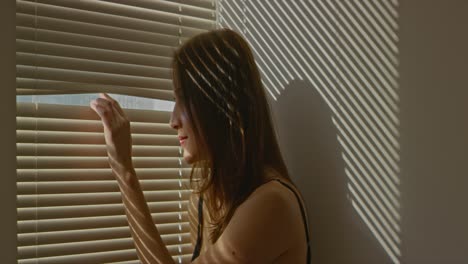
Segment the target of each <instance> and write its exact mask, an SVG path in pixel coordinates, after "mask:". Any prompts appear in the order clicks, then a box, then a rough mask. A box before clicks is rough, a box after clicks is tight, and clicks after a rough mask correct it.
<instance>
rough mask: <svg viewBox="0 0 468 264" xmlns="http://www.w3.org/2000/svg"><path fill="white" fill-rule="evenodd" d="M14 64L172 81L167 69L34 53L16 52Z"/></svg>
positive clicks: (170, 72) (169, 71)
mask: <svg viewBox="0 0 468 264" xmlns="http://www.w3.org/2000/svg"><path fill="white" fill-rule="evenodd" d="M16 64H17V65H23V66H36V67H40V68H42V67H43V68H56V69H65V70H74V71H83V72H98V73H110V74H120V75H129V76H139V77H148V78H157V79H172V70H171V69H169V68H161V67H150V66H142V65H134V64H124V63H116V62H106V61H100V60H90V59H77V58H68V57H60V56H51V55H41V54H34V53H23V52H17V53H16Z"/></svg>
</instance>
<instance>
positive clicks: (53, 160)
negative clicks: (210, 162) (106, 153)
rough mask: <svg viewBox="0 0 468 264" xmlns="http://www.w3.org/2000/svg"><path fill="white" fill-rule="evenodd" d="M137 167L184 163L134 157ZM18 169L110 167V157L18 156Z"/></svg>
mask: <svg viewBox="0 0 468 264" xmlns="http://www.w3.org/2000/svg"><path fill="white" fill-rule="evenodd" d="M132 160H133V166H134V167H135V168H177V167H179V166H181V165H182V164H181V163H180V162H179V158H175V157H164V158H162V157H133V159H132ZM16 165H17V167H18V169H63V168H66V169H72V168H76V169H80V168H110V165H109V158H108V157H44V156H42V157H31V156H19V157H17V158H16Z"/></svg>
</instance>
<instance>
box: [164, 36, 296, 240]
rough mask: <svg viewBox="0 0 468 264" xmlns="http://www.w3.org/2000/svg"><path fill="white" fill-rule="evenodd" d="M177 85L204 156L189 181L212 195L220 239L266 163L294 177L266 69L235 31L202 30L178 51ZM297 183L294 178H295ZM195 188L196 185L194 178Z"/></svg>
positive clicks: (210, 202)
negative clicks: (283, 150)
mask: <svg viewBox="0 0 468 264" xmlns="http://www.w3.org/2000/svg"><path fill="white" fill-rule="evenodd" d="M172 63H173V65H172V67H173V80H174V90H175V92H176V93H177V94H178V96H179V98H181V99H180V102H181V104H183V106H184V108H185V110H186V111H187V115H188V117H189V120H190V121H189V122H190V125H191V127H192V129H193V133H194V137H195V143H196V151H197V156H198V157H201V158H199V159H198V161H196V162H194V163H193V164H192V172H191V175H190V182H191V184H192V183H193V180H194V179H193V176H194V172H195V170H198V172H199V174H197V175H199V176H200V179H201V180H200V184H199V185H198V186H197V188H194V189H195V192H196V193H199V194H200V195H201V196H204V195H205V194H206V195H207V197H209V199H207V200H206V201H205V204H206V206H207V207H208V209H209V210H208V211H209V214H210V218H211V219H212V222H211V223H210V224H211V225H212V229H211V232H210V238H211V241H212V242H213V243H214V242H216V240H217V239H218V238H219V236H220V235H221V233H222V232H223V231H224V229H225V227H226V226H227V224H228V223H229V221H230V219H231V217H232V215H233V214H234V212H235V210H236V209H237V207H238V206H239V205H240V204H241V203H242V202H244V201H245V200H246V198H247V197H248V196H249V195H250V194H251V193H252V192H253V191H254V190H255V188H257V187H258V186H259V185H260V184H261V183H262V180H263V175H264V169H265V168H266V167H269V168H272V169H274V170H276V171H277V172H278V173H279V174H280V175H282V176H283V177H284V178H286V179H287V180H289V181H290V178H289V174H288V171H287V168H286V166H285V163H284V160H283V157H282V156H281V152H280V149H279V146H278V142H277V139H276V134H275V130H274V127H273V123H272V120H271V116H270V109H269V105H268V102H267V98H266V95H265V90H264V88H263V86H262V82H261V80H260V74H259V71H258V68H257V65H256V63H255V60H254V57H253V54H252V51H251V49H250V47H249V45H248V43H247V42H246V41H245V40H244V39H243V38H242V37H241V36H240V35H239V34H238V33H236V32H235V31H233V30H230V29H218V30H212V31H209V32H205V33H202V34H199V35H196V36H194V37H192V38H191V39H189V40H188V41H187V42H185V43H184V44H183V45H182V46H181V47H180V48H179V49H177V50H176V51H175V53H174V58H173V61H172ZM291 183H292V182H291ZM192 187H193V184H192Z"/></svg>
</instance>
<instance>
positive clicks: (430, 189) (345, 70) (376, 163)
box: [220, 0, 468, 263]
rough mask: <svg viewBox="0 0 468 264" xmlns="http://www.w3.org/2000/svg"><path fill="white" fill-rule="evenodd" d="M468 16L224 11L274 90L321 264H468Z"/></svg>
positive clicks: (273, 5) (386, 5) (223, 18)
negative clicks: (247, 43)
mask: <svg viewBox="0 0 468 264" xmlns="http://www.w3.org/2000/svg"><path fill="white" fill-rule="evenodd" d="M399 2H401V3H399ZM467 11H468V10H467V3H466V2H465V1H455V0H451V1H436V0H434V1H397V0H381V1H340V0H332V1H324V0H309V1H244V0H220V22H221V25H222V26H224V27H229V28H232V29H235V30H237V31H238V32H240V33H242V34H244V35H245V36H246V38H247V39H248V41H249V42H250V44H251V45H252V47H253V49H254V53H255V55H256V59H257V63H258V65H259V66H260V68H261V71H262V77H263V80H264V84H265V87H266V88H267V89H268V90H269V94H270V97H269V99H270V102H271V105H272V108H273V111H274V114H275V120H276V125H277V127H278V132H279V136H280V142H281V146H282V150H283V153H284V156H285V158H286V161H287V164H288V167H289V170H290V172H291V174H292V177H293V178H294V180H295V182H296V183H297V184H298V186H299V187H300V188H301V190H302V192H303V194H304V196H305V197H306V200H307V203H308V211H309V216H310V226H311V228H312V245H313V247H312V251H313V253H312V256H313V260H314V261H313V263H466V262H467V261H468V253H467V252H468V250H467V249H468V227H467V225H466V223H468V221H467V220H468V219H467V218H468V217H467V212H468V209H467V208H468V207H467V206H466V204H465V201H468V194H466V193H467V191H466V190H467V189H468V184H467V182H468V180H467V179H468V177H467V176H466V175H468V173H467V166H466V165H465V164H466V163H467V162H466V160H467V157H468V151H467V148H466V147H467V145H468V144H467V143H468V133H467V132H468V131H467V130H468V118H467V117H466V116H467V115H466V114H465V113H468V96H467V95H468V90H467V89H466V86H467V84H468V80H467V73H468V72H467V69H468V67H467V61H468V60H467V59H468V58H467V50H466V47H468V45H466V44H467V43H466V41H467V32H468V31H467V30H466V25H468V21H467V20H468V18H467V17H466V14H467Z"/></svg>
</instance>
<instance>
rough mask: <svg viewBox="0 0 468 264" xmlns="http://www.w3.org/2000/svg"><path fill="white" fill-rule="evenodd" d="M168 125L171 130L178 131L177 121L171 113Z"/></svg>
mask: <svg viewBox="0 0 468 264" xmlns="http://www.w3.org/2000/svg"><path fill="white" fill-rule="evenodd" d="M169 125H170V126H171V127H172V128H173V129H179V122H178V119H177V118H176V116H175V115H174V112H172V114H171V119H170V120H169Z"/></svg>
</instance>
